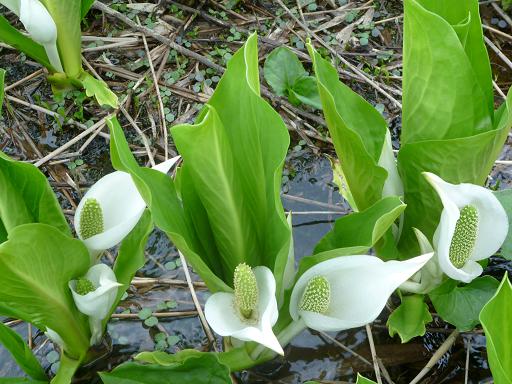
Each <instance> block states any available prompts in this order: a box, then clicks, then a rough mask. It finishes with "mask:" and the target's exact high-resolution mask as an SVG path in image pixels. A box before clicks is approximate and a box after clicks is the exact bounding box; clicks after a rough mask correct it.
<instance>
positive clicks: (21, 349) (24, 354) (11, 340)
mask: <svg viewBox="0 0 512 384" xmlns="http://www.w3.org/2000/svg"><path fill="white" fill-rule="evenodd" d="M0 344H2V345H3V346H4V348H5V349H7V350H8V351H9V352H10V353H11V355H12V357H13V358H14V360H16V362H17V363H18V365H19V366H20V368H21V369H23V371H24V372H25V373H26V374H27V375H29V376H30V377H31V378H33V379H36V380H46V379H47V377H46V374H45V373H44V369H43V367H41V364H40V363H39V361H37V359H36V357H35V356H34V354H33V352H32V350H31V349H30V348H29V347H28V345H27V344H26V343H25V341H24V340H23V339H22V338H21V336H20V335H18V334H17V333H16V331H14V330H12V329H11V328H10V327H8V326H7V325H4V324H3V323H1V322H0Z"/></svg>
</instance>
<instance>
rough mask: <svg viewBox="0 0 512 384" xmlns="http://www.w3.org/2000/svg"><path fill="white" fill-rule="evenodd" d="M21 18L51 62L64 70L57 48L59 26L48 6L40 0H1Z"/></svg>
mask: <svg viewBox="0 0 512 384" xmlns="http://www.w3.org/2000/svg"><path fill="white" fill-rule="evenodd" d="M0 4H2V5H4V6H6V7H7V8H9V9H10V10H11V11H12V12H14V13H15V14H16V15H17V16H18V17H19V18H20V21H21V23H22V24H23V26H24V27H25V29H26V31H27V32H28V33H29V35H30V37H31V38H32V40H34V41H35V42H36V43H39V44H41V45H42V46H43V47H44V49H45V51H46V55H47V56H48V59H49V60H50V64H51V65H52V66H53V67H54V68H55V69H56V70H57V71H58V72H64V69H63V68H62V64H61V61H60V57H59V51H58V49H57V26H56V25H55V22H54V21H53V18H52V16H51V15H50V13H49V12H48V10H47V9H46V7H45V6H44V5H43V4H42V3H41V2H40V1H39V0H0Z"/></svg>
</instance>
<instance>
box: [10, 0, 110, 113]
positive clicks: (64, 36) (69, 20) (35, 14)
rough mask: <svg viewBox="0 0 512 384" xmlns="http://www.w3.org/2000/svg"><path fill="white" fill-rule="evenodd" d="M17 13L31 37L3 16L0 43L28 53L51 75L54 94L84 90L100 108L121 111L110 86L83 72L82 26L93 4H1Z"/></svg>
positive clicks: (47, 0)
mask: <svg viewBox="0 0 512 384" xmlns="http://www.w3.org/2000/svg"><path fill="white" fill-rule="evenodd" d="M0 4H1V5H3V6H4V7H5V8H7V9H8V10H10V11H11V12H12V13H14V14H15V15H16V16H17V18H19V21H20V22H21V24H22V25H23V27H24V29H25V30H26V31H27V32H28V36H26V35H24V34H23V33H22V32H20V31H18V30H17V29H16V28H14V27H13V26H12V25H11V24H10V23H9V21H8V20H7V19H6V17H5V16H3V15H0V41H2V42H4V43H6V44H9V45H11V46H12V47H14V48H16V49H18V50H20V51H21V52H23V53H25V54H26V55H27V56H29V57H31V58H33V59H34V60H36V61H37V62H39V63H40V64H41V65H43V66H44V67H46V68H47V69H48V71H49V73H50V76H49V78H48V79H49V80H50V82H51V83H52V85H53V86H54V90H59V89H65V88H69V87H73V86H76V87H79V88H84V89H85V91H86V94H87V96H95V98H96V100H97V101H98V103H99V104H100V105H108V106H111V107H114V108H116V107H117V96H116V95H115V94H114V93H113V92H112V91H110V90H109V88H108V86H107V84H106V83H105V82H103V81H101V80H98V79H96V78H95V77H93V76H91V75H90V74H89V73H87V72H85V71H84V70H83V69H82V59H81V56H80V49H81V30H80V22H81V20H82V18H83V17H84V16H85V14H86V13H87V12H88V10H89V8H90V6H91V5H92V1H90V0H69V1H67V0H0Z"/></svg>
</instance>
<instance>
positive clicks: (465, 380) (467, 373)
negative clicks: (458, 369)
mask: <svg viewBox="0 0 512 384" xmlns="http://www.w3.org/2000/svg"><path fill="white" fill-rule="evenodd" d="M470 350H471V339H468V343H467V345H466V368H465V369H464V384H468V381H469V352H470Z"/></svg>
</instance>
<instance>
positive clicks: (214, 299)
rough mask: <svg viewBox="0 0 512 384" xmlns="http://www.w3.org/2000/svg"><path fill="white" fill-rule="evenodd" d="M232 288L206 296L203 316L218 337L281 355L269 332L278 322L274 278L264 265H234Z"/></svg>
mask: <svg viewBox="0 0 512 384" xmlns="http://www.w3.org/2000/svg"><path fill="white" fill-rule="evenodd" d="M233 280H234V284H233V285H234V291H233V293H231V292H217V293H214V294H213V295H212V296H210V297H209V298H208V300H207V301H206V304H205V307H204V315H205V317H206V320H208V323H209V324H210V326H211V327H212V329H213V330H214V331H215V332H216V333H218V334H219V335H221V336H231V337H234V338H236V339H238V340H243V341H256V342H257V343H259V344H262V345H264V346H265V347H267V348H269V349H271V350H273V351H274V352H276V353H278V354H280V355H284V352H283V348H282V347H281V345H280V344H279V341H278V340H277V338H276V336H275V335H274V333H273V332H272V327H273V326H274V325H275V323H276V322H277V317H278V309H277V300H276V281H275V279H274V275H272V271H270V269H268V268H267V267H256V268H254V269H251V268H250V267H249V266H248V265H247V264H240V265H239V266H238V267H236V268H235V275H234V279H233Z"/></svg>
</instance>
